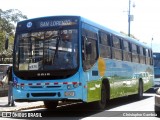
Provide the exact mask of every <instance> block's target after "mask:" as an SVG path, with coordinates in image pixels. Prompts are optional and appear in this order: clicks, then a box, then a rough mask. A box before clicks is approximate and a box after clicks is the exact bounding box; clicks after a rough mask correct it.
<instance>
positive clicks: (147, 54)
mask: <svg viewBox="0 0 160 120" xmlns="http://www.w3.org/2000/svg"><path fill="white" fill-rule="evenodd" d="M146 64H148V65H149V64H150V55H149V49H146Z"/></svg>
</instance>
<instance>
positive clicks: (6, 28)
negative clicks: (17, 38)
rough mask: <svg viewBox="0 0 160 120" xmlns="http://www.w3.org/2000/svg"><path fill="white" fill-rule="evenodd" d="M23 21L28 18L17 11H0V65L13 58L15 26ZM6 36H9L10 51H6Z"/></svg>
mask: <svg viewBox="0 0 160 120" xmlns="http://www.w3.org/2000/svg"><path fill="white" fill-rule="evenodd" d="M23 19H27V16H26V15H23V14H22V12H21V11H19V10H17V9H9V10H6V11H3V10H2V9H0V63H4V61H5V58H6V57H12V48H13V40H14V32H15V24H16V23H17V22H19V21H20V20H23ZM6 35H8V36H9V49H8V50H7V51H6V50H5V39H6Z"/></svg>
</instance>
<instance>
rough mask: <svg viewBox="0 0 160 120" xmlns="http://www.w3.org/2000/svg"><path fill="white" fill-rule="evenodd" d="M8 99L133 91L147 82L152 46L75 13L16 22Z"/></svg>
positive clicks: (105, 96)
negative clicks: (11, 79)
mask: <svg viewBox="0 0 160 120" xmlns="http://www.w3.org/2000/svg"><path fill="white" fill-rule="evenodd" d="M13 51H14V53H13V83H14V87H13V99H14V100H15V101H17V102H18V101H19V102H20V101H44V105H45V107H46V108H48V109H54V108H56V107H57V105H58V103H59V101H82V102H85V103H90V102H92V103H93V105H94V106H95V108H97V109H104V108H105V106H106V104H107V101H108V100H110V99H114V98H118V97H122V96H128V95H135V96H136V97H137V98H138V99H141V98H142V97H143V92H144V91H146V90H148V89H149V88H150V87H151V86H152V84H153V73H154V72H153V59H152V50H151V48H150V47H148V46H147V45H146V44H144V43H142V42H140V41H138V40H136V39H133V38H130V37H127V36H125V35H122V34H120V33H118V32H115V31H113V30H110V29H108V28H106V27H103V26H101V25H98V24H96V23H94V22H92V21H90V20H87V19H85V18H83V17H80V16H50V17H42V18H35V19H29V20H25V21H21V22H19V23H18V24H17V27H16V33H15V41H14V50H13Z"/></svg>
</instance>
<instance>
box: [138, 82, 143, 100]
mask: <svg viewBox="0 0 160 120" xmlns="http://www.w3.org/2000/svg"><path fill="white" fill-rule="evenodd" d="M137 98H138V99H139V100H141V99H142V98H143V82H142V80H140V81H139V87H138V94H137Z"/></svg>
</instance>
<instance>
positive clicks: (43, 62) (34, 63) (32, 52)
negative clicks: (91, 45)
mask: <svg viewBox="0 0 160 120" xmlns="http://www.w3.org/2000/svg"><path fill="white" fill-rule="evenodd" d="M77 41H78V32H77V29H63V30H50V31H38V32H30V33H22V34H18V35H17V37H16V42H15V61H14V62H15V70H16V71H30V70H34V71H36V70H66V69H75V68H77V66H78V63H77V61H78V58H77V56H78V55H77V54H78V45H77V44H78V42H77Z"/></svg>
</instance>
